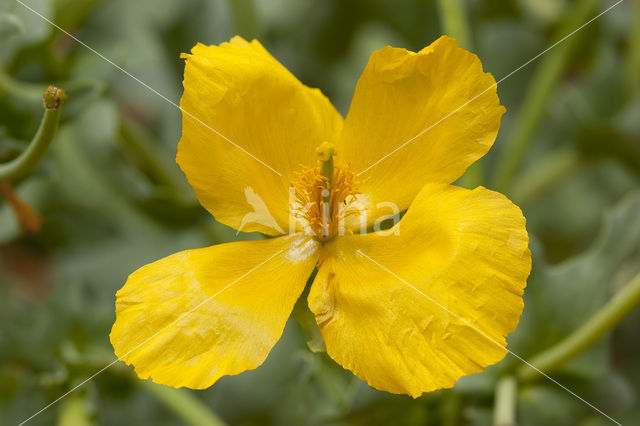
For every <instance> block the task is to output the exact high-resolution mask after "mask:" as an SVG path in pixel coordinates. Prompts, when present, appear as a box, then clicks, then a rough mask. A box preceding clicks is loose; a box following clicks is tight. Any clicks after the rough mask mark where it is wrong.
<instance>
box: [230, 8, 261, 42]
mask: <svg viewBox="0 0 640 426" xmlns="http://www.w3.org/2000/svg"><path fill="white" fill-rule="evenodd" d="M229 6H230V7H231V15H232V18H233V24H234V26H235V28H236V33H237V34H239V35H241V36H243V37H245V38H248V39H252V38H259V37H260V28H259V27H258V15H257V13H256V7H255V4H254V1H253V0H229Z"/></svg>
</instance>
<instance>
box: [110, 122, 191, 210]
mask: <svg viewBox="0 0 640 426" xmlns="http://www.w3.org/2000/svg"><path fill="white" fill-rule="evenodd" d="M120 136H121V139H122V142H123V143H124V144H125V146H126V148H128V149H130V150H131V151H132V152H133V154H134V155H135V156H136V158H137V159H138V160H139V161H140V162H141V163H142V164H143V165H144V166H146V169H147V170H148V172H149V173H150V174H151V175H152V176H153V178H154V179H155V180H156V181H157V182H158V183H160V184H161V185H163V186H164V187H166V188H168V189H169V190H170V191H171V195H172V196H173V197H174V198H175V199H176V200H177V201H178V202H180V204H182V205H195V204H197V201H196V199H195V197H193V192H192V191H191V188H190V187H189V186H188V185H187V183H186V182H187V181H186V179H185V178H184V175H183V174H182V172H180V170H179V169H178V167H177V165H176V163H175V161H172V160H170V156H168V155H166V153H165V152H161V151H162V150H158V147H157V146H156V145H157V144H156V143H155V142H154V141H153V139H152V138H151V137H150V136H149V134H148V133H147V132H146V131H145V130H144V129H143V128H142V127H140V126H139V125H138V124H136V123H135V122H133V121H132V120H131V119H128V118H126V117H123V120H122V128H121V130H120Z"/></svg>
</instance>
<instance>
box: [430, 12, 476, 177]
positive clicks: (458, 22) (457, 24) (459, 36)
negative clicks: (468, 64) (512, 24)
mask: <svg viewBox="0 0 640 426" xmlns="http://www.w3.org/2000/svg"><path fill="white" fill-rule="evenodd" d="M465 6H466V2H465V0H438V10H439V12H440V23H441V25H442V30H443V33H444V34H447V35H449V36H451V37H453V38H455V39H456V40H457V41H458V45H460V47H462V48H465V49H467V50H471V49H472V48H473V47H472V42H471V31H470V27H469V21H468V19H467V11H466V8H465ZM483 181H484V168H483V166H482V160H478V161H476V162H475V163H473V164H472V165H471V166H470V167H469V168H468V169H467V171H466V172H465V174H464V176H462V181H461V183H462V185H464V186H466V187H469V188H475V187H477V186H478V185H482V182H483Z"/></svg>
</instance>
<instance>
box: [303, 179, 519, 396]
mask: <svg viewBox="0 0 640 426" xmlns="http://www.w3.org/2000/svg"><path fill="white" fill-rule="evenodd" d="M396 227H397V230H398V231H399V234H398V235H396V234H395V233H393V234H391V235H386V236H383V235H379V234H373V233H372V234H366V235H353V236H344V237H337V238H336V239H335V240H332V241H331V242H330V243H329V244H328V245H327V246H326V250H327V251H326V253H323V254H322V255H321V264H320V268H319V272H318V275H317V277H316V278H315V281H314V283H313V285H312V287H311V291H310V294H309V299H308V301H309V307H310V308H311V310H312V311H313V312H314V313H315V315H316V320H317V322H318V325H319V327H320V330H321V332H322V335H323V337H324V340H325V343H326V347H327V352H328V354H329V355H330V356H331V357H332V358H333V359H334V360H336V361H337V362H338V363H340V364H341V365H342V366H343V367H345V368H347V369H349V370H351V371H352V372H353V373H354V374H356V375H357V376H358V377H360V378H361V379H363V380H366V381H367V382H368V383H369V384H370V385H371V386H373V387H375V388H377V389H381V390H385V391H388V392H393V393H406V394H409V395H411V396H413V397H417V396H419V395H420V394H422V393H423V392H429V391H433V390H436V389H441V388H448V387H451V386H453V384H454V383H455V382H456V380H458V379H459V378H460V377H461V376H464V375H467V374H472V373H476V372H479V371H481V370H482V369H484V367H486V366H488V365H491V364H494V363H496V362H498V361H500V360H501V359H502V358H503V357H504V355H505V353H506V349H505V348H504V347H505V346H506V342H505V338H504V337H505V336H506V335H507V334H508V333H510V332H512V331H513V330H515V328H516V325H517V324H518V319H519V317H520V314H521V311H522V308H523V302H522V295H523V291H524V287H525V285H526V279H527V276H528V275H529V271H530V268H531V254H530V252H529V249H528V247H527V246H528V235H527V231H526V229H525V219H524V217H523V216H522V213H521V212H520V210H519V209H518V207H516V206H515V205H513V204H512V203H511V202H510V201H509V200H508V199H506V198H505V197H504V196H503V195H501V194H498V193H495V192H492V191H489V190H487V189H485V188H477V189H475V190H473V191H470V190H467V189H463V188H459V187H456V186H452V185H444V184H429V185H426V186H425V187H424V189H423V190H422V191H421V192H420V194H419V195H418V196H417V198H416V199H415V201H414V202H413V204H412V205H411V207H410V208H409V210H408V212H407V214H406V215H405V217H404V218H403V219H402V220H401V221H400V223H399V224H398V225H396ZM392 230H394V231H395V230H396V229H395V228H392Z"/></svg>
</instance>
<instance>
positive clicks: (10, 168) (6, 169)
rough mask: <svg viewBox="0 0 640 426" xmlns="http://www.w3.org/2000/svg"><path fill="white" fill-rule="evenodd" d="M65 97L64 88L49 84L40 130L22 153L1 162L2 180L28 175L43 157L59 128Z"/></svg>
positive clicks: (45, 95) (0, 178)
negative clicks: (3, 162) (6, 161)
mask: <svg viewBox="0 0 640 426" xmlns="http://www.w3.org/2000/svg"><path fill="white" fill-rule="evenodd" d="M65 97H66V94H65V93H64V91H63V90H62V89H58V88H57V87H54V86H49V88H48V89H47V91H46V92H45V94H44V97H43V100H44V107H45V112H44V116H43V117H42V121H41V122H40V127H39V128H38V131H37V132H36V134H35V136H34V137H33V139H32V140H31V143H29V146H28V147H27V149H25V150H24V151H23V152H22V154H20V155H19V156H18V157H16V158H14V159H13V160H11V161H9V162H8V163H5V164H0V180H14V179H16V178H19V177H21V176H24V175H26V174H27V173H29V172H30V171H31V170H32V169H33V168H34V167H35V166H36V164H38V162H39V161H40V160H41V159H42V157H43V156H44V154H45V152H47V149H48V148H49V145H50V144H51V141H52V140H53V136H54V135H55V134H56V130H57V129H58V121H59V120H60V111H61V109H62V108H61V107H62V103H63V102H64V99H65Z"/></svg>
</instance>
